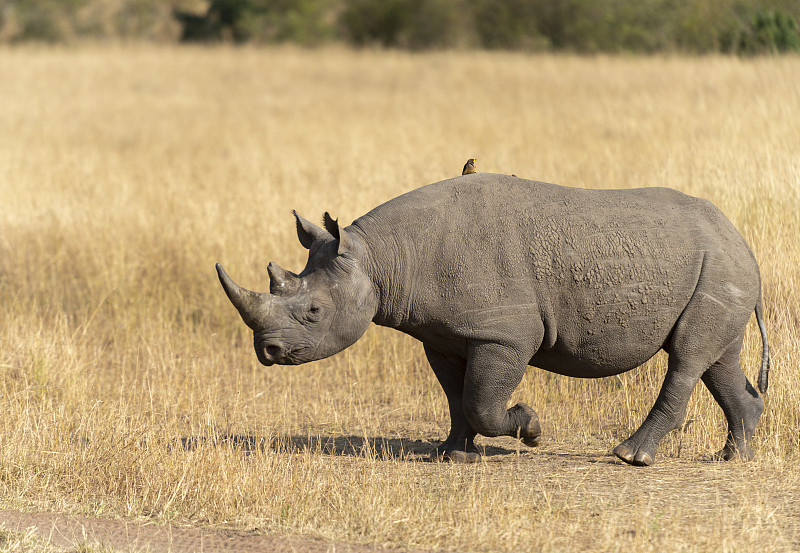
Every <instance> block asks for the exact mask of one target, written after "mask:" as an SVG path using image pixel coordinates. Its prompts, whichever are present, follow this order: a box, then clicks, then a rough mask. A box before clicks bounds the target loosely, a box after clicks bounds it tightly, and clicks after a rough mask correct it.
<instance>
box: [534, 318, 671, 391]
mask: <svg viewBox="0 0 800 553" xmlns="http://www.w3.org/2000/svg"><path fill="white" fill-rule="evenodd" d="M681 311H682V307H680V308H677V307H676V308H674V309H666V310H663V311H661V312H660V313H659V314H657V315H654V314H652V313H650V314H649V315H648V314H645V313H643V314H641V315H639V314H631V313H628V314H627V316H626V317H615V316H614V315H613V314H609V313H606V314H605V316H602V317H600V318H598V319H594V318H593V319H591V320H587V319H586V318H585V317H574V318H573V319H571V320H566V321H562V324H560V325H558V326H559V328H558V333H557V338H556V340H555V343H553V345H552V346H551V347H546V346H545V347H542V348H540V350H539V351H538V352H537V353H536V354H535V355H534V356H533V358H532V359H531V360H530V363H529V364H530V365H533V366H535V367H538V368H541V369H544V370H547V371H550V372H554V373H557V374H562V375H565V376H572V377H578V378H602V377H606V376H613V375H615V374H619V373H623V372H626V371H629V370H631V369H634V368H636V367H638V366H639V365H641V364H643V363H645V362H646V361H647V360H648V359H650V358H651V357H653V356H654V355H655V354H656V353H658V351H659V350H660V349H661V348H662V347H663V346H664V344H665V343H666V341H667V339H668V338H669V335H670V333H671V331H672V328H673V327H674V325H675V323H676V321H677V319H678V318H679V317H680V312H681Z"/></svg>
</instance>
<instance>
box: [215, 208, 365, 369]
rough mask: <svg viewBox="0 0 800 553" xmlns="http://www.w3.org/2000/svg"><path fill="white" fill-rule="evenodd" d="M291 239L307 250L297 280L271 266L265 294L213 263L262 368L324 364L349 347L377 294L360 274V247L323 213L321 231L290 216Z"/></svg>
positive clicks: (360, 245) (362, 332)
mask: <svg viewBox="0 0 800 553" xmlns="http://www.w3.org/2000/svg"><path fill="white" fill-rule="evenodd" d="M293 213H294V216H295V219H296V220H297V236H298V238H299V239H300V243H301V244H302V245H303V246H304V247H305V248H306V249H308V250H309V254H308V262H307V263H306V267H305V269H303V272H301V273H300V274H299V275H296V274H294V273H291V272H289V271H286V270H284V269H282V268H280V267H279V266H278V265H276V264H275V263H270V264H269V266H268V267H267V272H268V273H269V280H270V286H269V293H265V292H253V291H251V290H247V289H245V288H242V287H241V286H239V285H238V284H236V283H235V282H234V281H233V279H231V278H230V277H229V276H228V274H227V273H226V272H225V269H223V268H222V266H221V265H220V264H219V263H217V274H218V275H219V280H220V283H222V287H223V288H224V289H225V293H226V294H227V295H228V299H230V300H231V303H233V305H234V307H236V309H237V311H239V314H240V315H241V317H242V320H244V322H245V324H246V325H247V326H249V327H250V328H251V329H252V330H253V344H254V346H255V350H256V355H257V356H258V360H259V361H260V362H261V363H262V364H263V365H267V366H270V365H273V364H275V363H277V364H279V365H299V364H300V363H306V362H308V361H315V360H317V359H324V358H326V357H330V356H331V355H334V354H335V353H338V352H340V351H342V350H343V349H345V348H346V347H348V346H350V345H352V344H353V343H355V341H356V340H358V339H359V338H360V337H361V336H362V335H363V334H364V332H366V330H367V328H368V327H369V324H370V322H371V321H372V318H373V317H374V316H375V313H376V311H377V308H378V294H377V291H376V289H375V286H374V285H373V283H372V281H371V280H370V278H369V277H368V276H367V274H366V273H365V272H364V270H363V267H362V260H363V259H364V249H365V248H364V246H363V244H362V243H361V242H360V241H359V240H357V239H356V238H355V237H354V236H352V235H351V233H349V232H347V231H346V230H345V229H343V228H341V227H340V226H339V223H338V221H335V220H333V219H332V218H331V216H330V215H329V214H328V213H325V216H324V226H325V228H324V229H323V228H320V227H318V226H317V225H315V224H313V223H310V222H309V221H306V220H305V219H303V218H302V217H300V216H299V215H298V214H297V213H296V212H293Z"/></svg>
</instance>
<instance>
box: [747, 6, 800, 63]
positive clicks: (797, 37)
mask: <svg viewBox="0 0 800 553" xmlns="http://www.w3.org/2000/svg"><path fill="white" fill-rule="evenodd" d="M738 46H739V47H738V50H739V53H741V54H745V55H755V54H778V53H785V52H797V51H800V33H798V27H797V21H796V20H795V18H794V17H793V16H792V15H791V14H789V13H786V12H783V11H779V10H776V11H770V10H762V11H759V12H758V13H757V14H756V16H755V18H754V19H753V21H752V23H751V24H750V25H749V26H748V27H747V28H746V29H745V30H744V31H743V32H742V35H741V37H740V39H739V45H738Z"/></svg>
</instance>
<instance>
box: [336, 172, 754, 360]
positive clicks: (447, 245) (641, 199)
mask: <svg viewBox="0 0 800 553" xmlns="http://www.w3.org/2000/svg"><path fill="white" fill-rule="evenodd" d="M350 228H352V229H354V231H355V232H357V233H358V234H359V235H360V236H361V239H362V240H363V241H364V242H365V243H366V244H367V249H368V251H369V254H370V257H371V260H370V264H369V265H370V267H371V269H370V271H371V273H372V274H373V279H374V280H375V282H376V283H377V284H378V288H379V289H380V290H381V296H382V297H381V308H380V310H379V312H378V315H377V316H376V318H375V322H376V323H378V324H384V325H387V326H393V327H395V328H398V329H399V330H402V331H405V332H407V333H409V334H411V335H413V336H416V337H417V338H419V339H421V340H423V341H425V342H426V343H429V344H431V345H432V346H433V347H436V348H438V349H440V350H445V351H447V352H450V353H455V354H462V353H464V352H466V343H467V340H470V339H476V340H488V341H500V342H506V343H508V344H509V345H511V346H513V347H516V348H529V351H530V353H531V355H532V356H533V354H534V353H535V352H537V350H538V353H537V354H536V358H535V359H532V360H531V362H532V364H536V365H537V366H540V367H542V368H545V369H550V370H555V371H556V372H560V373H563V374H570V373H569V369H568V368H567V366H568V365H569V364H570V363H573V364H574V362H575V361H578V362H579V363H578V364H579V365H580V366H581V367H582V368H581V369H580V370H579V373H580V374H575V375H576V376H605V375H607V374H613V373H615V372H620V371H623V370H628V369H630V368H632V367H634V366H636V365H638V364H641V363H642V362H644V361H645V360H646V359H648V358H649V357H651V356H652V355H653V354H655V353H656V352H657V351H658V349H660V348H661V347H662V345H663V344H664V342H665V340H666V339H667V338H668V335H669V332H670V330H671V329H672V327H673V325H674V323H675V321H676V320H677V318H678V317H679V315H680V313H681V312H682V311H683V309H684V307H685V306H686V305H687V303H688V302H689V300H690V298H691V297H692V294H693V293H694V290H695V286H696V284H697V282H698V279H699V276H700V271H701V267H702V264H703V260H704V257H705V256H706V255H707V253H708V252H709V251H711V252H716V253H715V255H718V257H719V258H720V259H721V261H720V262H724V263H730V265H731V271H732V272H736V271H737V269H736V267H737V266H739V267H740V269H739V270H738V272H739V273H741V274H740V275H733V274H732V275H731V279H732V281H735V285H736V286H738V287H739V288H740V289H744V290H745V292H744V293H745V294H746V295H748V298H746V301H750V296H752V301H753V305H754V304H755V296H754V294H757V290H758V287H759V286H760V284H759V283H758V282H757V280H758V276H757V267H756V266H755V261H754V259H753V257H752V254H750V251H749V249H748V247H747V245H746V244H745V242H744V240H743V239H742V238H741V236H740V235H739V233H738V232H737V231H736V229H735V228H734V227H733V226H732V225H731V224H730V222H729V221H728V220H727V219H726V218H725V217H724V215H722V213H721V212H720V211H719V210H718V209H717V208H716V207H714V206H713V205H712V204H711V203H709V202H707V201H705V200H700V199H697V198H693V197H690V196H687V195H685V194H682V193H680V192H677V191H675V190H671V189H667V188H644V189H635V190H585V189H577V188H568V187H562V186H557V185H552V184H547V183H540V182H534V181H528V180H525V179H519V178H515V177H509V176H505V175H492V174H486V173H478V174H474V175H468V176H464V177H457V178H455V179H450V180H447V181H442V182H439V183H435V184H432V185H429V186H426V187H423V188H420V189H417V190H414V191H412V192H409V193H407V194H404V195H402V196H399V197H397V198H395V199H393V200H391V201H389V202H387V203H385V204H383V205H381V206H378V207H377V208H375V209H374V210H372V211H370V212H369V213H368V214H366V215H364V216H363V217H361V218H359V219H357V220H356V221H354V223H353V225H352V227H350ZM754 271H755V277H756V278H755V280H756V282H754V283H752V285H750V286H748V278H749V277H752V275H753V272H754ZM539 325H543V326H544V335H543V339H542V340H541V341H539V342H538V343H532V342H536V337H537V336H539V335H541V333H540V332H537V328H538V327H539ZM621 344H625V351H626V353H625V355H620V345H621ZM464 354H465V353H464ZM593 370H595V371H596V372H597V374H591V373H592V371H593ZM587 371H588V373H587Z"/></svg>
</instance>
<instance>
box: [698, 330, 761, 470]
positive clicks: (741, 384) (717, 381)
mask: <svg viewBox="0 0 800 553" xmlns="http://www.w3.org/2000/svg"><path fill="white" fill-rule="evenodd" d="M741 347H742V337H741V336H740V337H739V339H738V340H737V341H735V342H734V343H733V344H731V347H730V348H728V350H727V351H726V352H725V353H724V354H723V355H722V357H720V359H719V360H718V361H717V362H716V363H714V364H713V365H711V367H710V368H709V369H708V370H707V371H706V372H705V373H704V374H703V377H702V378H703V383H704V384H705V385H706V387H707V388H708V390H709V391H710V392H711V395H712V396H714V399H715V400H716V401H717V403H719V405H720V407H722V411H723V413H725V419H726V420H727V422H728V433H727V438H726V440H725V446H724V447H723V448H722V450H720V451H719V452H718V453H717V454H716V457H717V458H719V459H722V460H725V461H729V460H731V459H742V460H748V459H752V458H753V450H752V449H751V448H750V442H751V440H752V438H753V432H754V431H755V428H756V424H757V423H758V419H759V417H760V416H761V413H762V412H763V411H764V400H763V399H762V398H761V396H760V395H759V394H758V392H757V391H756V389H755V388H754V387H753V385H752V384H750V381H749V380H748V379H747V376H745V374H744V372H743V371H742V369H741V367H740V366H739V351H740V350H741Z"/></svg>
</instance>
